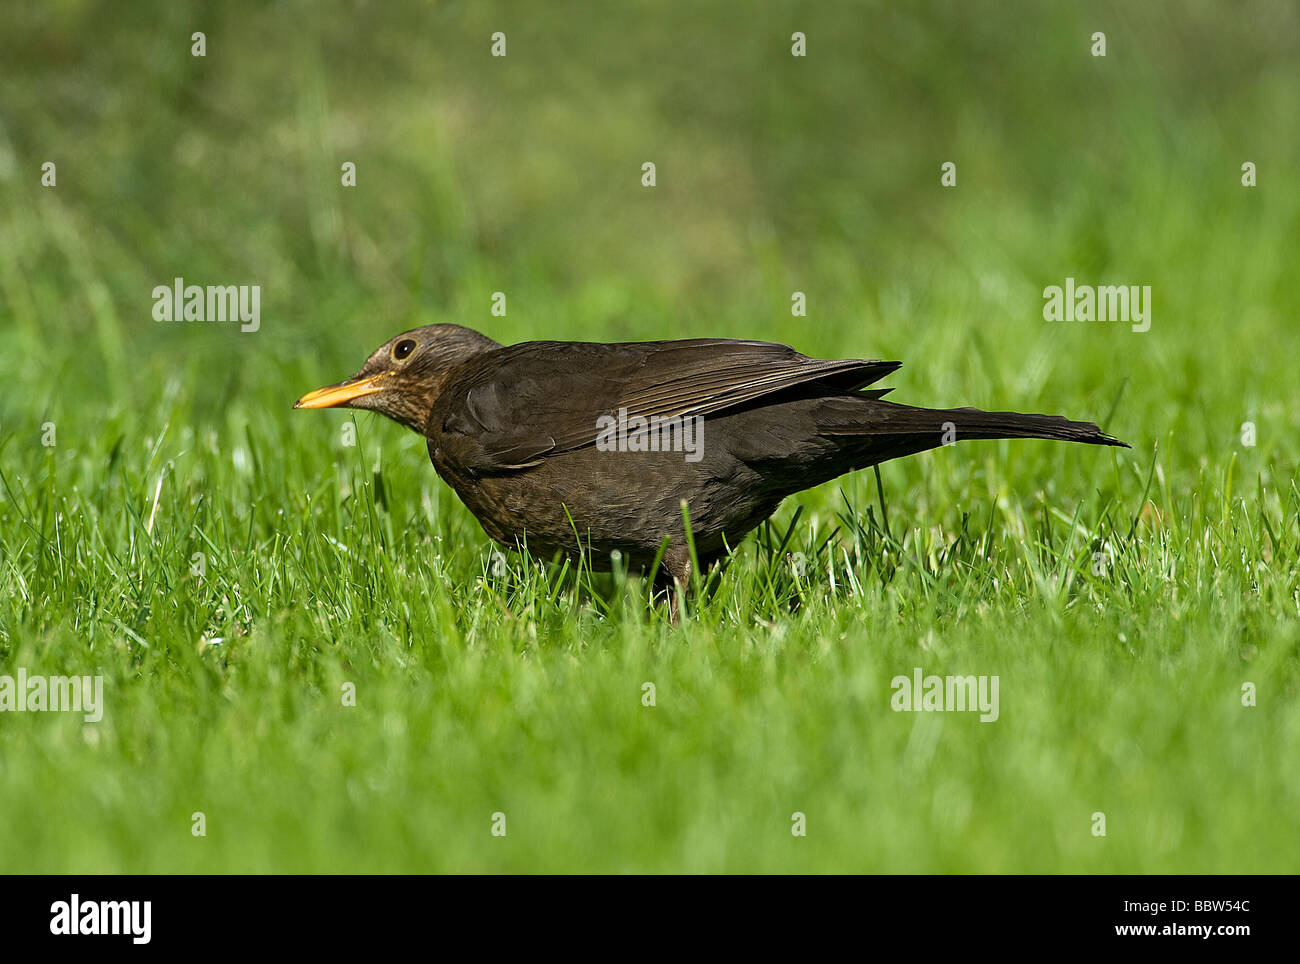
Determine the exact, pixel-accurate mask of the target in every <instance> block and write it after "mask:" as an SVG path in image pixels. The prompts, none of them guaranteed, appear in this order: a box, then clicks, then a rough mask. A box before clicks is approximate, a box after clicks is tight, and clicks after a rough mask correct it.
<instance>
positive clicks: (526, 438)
mask: <svg viewBox="0 0 1300 964" xmlns="http://www.w3.org/2000/svg"><path fill="white" fill-rule="evenodd" d="M898 367H899V363H898V362H886V361H865V360H862V359H851V360H843V361H826V360H822V359H817V358H808V357H807V356H805V355H801V354H799V353H798V352H797V351H795V350H794V349H793V348H790V347H789V346H787V345H778V344H772V343H769V342H759V341H736V340H732V339H724V338H711V339H690V340H685V341H659V342H629V343H625V344H614V345H607V344H598V343H586V342H526V343H524V344H521V345H513V346H511V347H509V348H503V349H501V350H500V351H495V352H492V353H491V354H488V355H485V356H482V357H481V358H479V359H476V360H475V361H473V362H471V363H469V365H467V366H466V368H465V370H463V371H462V372H461V373H460V374H459V375H458V376H456V377H455V378H454V379H453V380H452V382H451V383H450V384H449V385H448V386H447V387H446V388H445V389H444V390H443V393H442V394H441V395H440V396H439V398H438V401H437V402H436V403H435V405H434V407H433V411H432V412H431V413H430V419H429V424H428V428H427V431H426V434H428V435H429V437H430V438H431V439H434V440H435V441H436V442H437V443H438V444H439V445H440V446H443V447H446V448H448V449H449V450H450V454H452V455H453V457H454V458H455V459H456V461H457V462H459V463H460V464H462V465H464V466H465V467H466V468H469V469H473V470H474V471H478V472H491V471H502V470H511V469H521V468H528V467H529V466H532V465H536V464H537V463H538V462H539V461H540V460H541V459H543V458H545V457H546V456H548V455H555V454H559V453H561V452H568V451H572V450H574V449H577V448H581V447H583V446H586V445H591V444H594V443H595V441H596V437H597V435H598V434H599V432H600V424H599V420H600V419H601V417H602V416H610V417H614V418H618V417H619V414H620V411H621V410H625V411H624V412H623V414H624V416H625V417H626V418H627V419H629V420H630V419H633V418H635V417H638V416H640V417H644V418H650V417H654V416H658V417H660V418H671V417H674V416H677V417H690V416H704V415H710V414H713V413H715V412H720V411H723V410H725V409H729V408H734V407H736V406H739V405H743V404H746V403H748V402H752V401H754V400H755V399H759V398H762V397H764V396H770V395H773V394H776V393H778V392H782V391H786V390H788V389H790V388H793V387H795V386H799V385H806V384H809V383H818V384H819V385H821V386H823V387H824V388H825V390H826V391H827V394H840V393H845V392H852V391H855V390H856V389H859V388H861V387H862V386H864V385H868V384H870V383H871V382H874V381H876V380H877V379H879V378H882V377H884V376H885V375H887V374H889V373H890V372H892V371H895V370H896V369H897V368H898Z"/></svg>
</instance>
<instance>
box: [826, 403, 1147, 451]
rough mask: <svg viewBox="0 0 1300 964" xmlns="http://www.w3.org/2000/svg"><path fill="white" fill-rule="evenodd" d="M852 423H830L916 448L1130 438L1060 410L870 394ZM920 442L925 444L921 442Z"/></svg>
mask: <svg viewBox="0 0 1300 964" xmlns="http://www.w3.org/2000/svg"><path fill="white" fill-rule="evenodd" d="M863 401H864V402H865V405H866V407H867V411H866V412H865V413H864V412H863V411H862V410H861V409H859V410H858V412H857V413H856V417H855V418H853V419H852V420H851V421H850V422H847V423H844V424H839V425H834V426H826V428H829V429H830V431H829V432H827V434H832V435H852V436H872V437H879V436H887V437H893V438H895V439H896V440H898V441H899V442H903V441H904V440H907V442H908V443H910V444H908V445H907V447H908V448H911V449H914V450H916V451H923V450H924V449H927V448H936V447H938V446H940V445H946V444H951V443H952V442H958V441H962V440H965V439H999V438H1042V439H1055V440H1058V441H1062V442H1084V443H1086V444H1089V445H1118V446H1122V447H1124V448H1128V445H1127V443H1125V442H1121V441H1120V440H1119V439H1117V438H1112V437H1111V436H1109V435H1107V434H1105V433H1104V432H1102V430H1101V429H1099V428H1098V427H1097V426H1096V425H1094V424H1093V423H1092V422H1075V421H1071V420H1070V419H1068V418H1062V417H1061V416H1059V415H1027V414H1022V413H1020V412H984V411H981V410H980V409H978V408H916V407H913V406H911V405H899V404H897V403H894V402H885V401H881V400H879V399H864V400H863ZM917 446H919V447H917Z"/></svg>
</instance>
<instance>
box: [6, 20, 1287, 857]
mask: <svg viewBox="0 0 1300 964" xmlns="http://www.w3.org/2000/svg"><path fill="white" fill-rule="evenodd" d="M119 6H120V5H112V4H108V3H103V4H100V3H68V4H60V5H53V6H50V7H48V8H46V9H44V10H43V11H42V12H35V11H31V10H20V9H19V8H18V7H17V6H13V7H10V6H6V7H5V8H4V10H3V12H0V38H3V39H0V64H3V65H4V66H3V67H2V68H0V70H2V71H3V74H2V75H0V81H3V89H4V91H5V96H4V100H3V102H2V103H0V339H2V341H0V344H2V345H3V350H2V351H0V377H2V378H3V384H4V385H5V391H4V392H3V394H0V674H3V673H11V672H15V671H16V668H17V667H24V668H26V669H27V671H28V672H29V673H41V674H46V675H57V674H61V673H92V674H93V673H99V674H102V675H103V676H104V677H105V700H106V704H107V706H106V711H105V717H104V720H103V721H102V722H101V723H99V724H97V725H84V724H83V723H82V722H81V721H80V719H79V718H76V717H74V716H73V715H70V714H48V713H47V714H34V713H27V714H8V713H5V714H0V813H2V814H3V815H4V819H3V820H0V871H4V872H16V871H27V872H94V873H99V872H145V873H153V872H172V871H180V872H239V871H268V872H269V871H277V872H286V871H309V872H317V871H320V872H326V871H343V872H348V871H526V872H533V871H613V872H627V871H649V872H672V871H702V872H708V871H737V872H750V871H816V872H823V871H889V872H912V871H916V872H928V871H938V872H953V871H955V872H999V871H1005V872H1048V873H1057V872H1130V873H1146V872H1167V873H1181V872H1209V873H1230V872H1294V871H1295V869H1296V867H1297V864H1298V862H1300V847H1298V846H1297V843H1296V841H1297V840H1300V769H1297V767H1296V766H1295V763H1294V761H1295V760H1296V759H1298V758H1300V693H1298V692H1297V687H1298V685H1300V619H1298V618H1297V617H1298V616H1300V585H1298V580H1297V555H1298V554H1300V484H1298V483H1297V479H1296V467H1297V462H1298V460H1300V442H1298V441H1297V440H1300V379H1297V378H1296V376H1295V359H1296V358H1297V357H1300V328H1297V326H1296V323H1295V322H1296V318H1297V317H1300V293H1298V292H1297V288H1296V286H1295V283H1294V276H1295V271H1294V268H1295V264H1296V262H1297V254H1300V251H1298V247H1297V238H1300V190H1297V189H1296V186H1297V184H1300V163H1297V158H1300V136H1298V135H1297V127H1296V125H1295V124H1294V123H1291V122H1289V121H1287V120H1285V119H1286V118H1291V117H1295V116H1298V115H1300V78H1297V76H1296V74H1295V71H1294V69H1293V67H1294V63H1295V62H1296V58H1297V56H1300V50H1297V46H1298V44H1300V41H1297V40H1296V38H1297V37H1298V36H1300V30H1298V29H1297V26H1300V24H1297V20H1296V12H1295V10H1294V8H1293V7H1292V6H1290V5H1287V4H1281V3H1278V4H1272V3H1258V4H1254V5H1252V7H1251V10H1250V16H1242V17H1240V18H1238V17H1237V16H1236V15H1231V16H1230V15H1229V13H1228V12H1222V11H1219V10H1217V9H1216V8H1215V7H1214V6H1212V5H1186V4H1174V3H1168V4H1166V3H1153V4H1143V5H1141V7H1140V8H1134V7H1133V5H1131V4H1124V3H1115V4H1095V5H1091V6H1088V5H1082V6H1079V7H1077V8H1076V7H1075V6H1074V5H1071V6H1070V8H1069V9H1067V8H1066V7H1064V6H1058V5H1055V4H1034V3H1023V4H1009V5H997V6H989V7H987V8H979V7H978V6H977V5H970V6H969V7H968V6H967V5H948V4H942V3H934V4H919V5H915V4H910V5H907V6H906V7H905V8H900V9H899V10H893V9H891V8H890V7H889V6H887V5H883V4H881V5H876V4H868V5H865V6H864V7H863V8H862V9H861V10H859V11H856V12H854V13H852V14H849V13H846V12H845V8H843V7H841V6H838V5H826V6H824V7H820V8H817V9H812V10H807V9H805V8H804V7H803V6H802V5H799V4H793V3H792V4H779V3H766V4H763V5H761V7H760V8H759V9H760V10H761V15H757V14H754V15H747V16H746V17H744V18H743V19H742V20H740V21H737V19H736V17H735V15H734V14H733V13H731V12H730V10H729V8H728V7H727V6H726V5H722V4H716V5H714V4H704V5H698V4H691V5H685V4H683V5H682V6H681V7H680V9H679V10H678V11H677V12H675V13H674V12H668V13H664V12H661V11H660V8H659V6H658V5H649V4H645V5H634V6H633V7H631V8H629V9H628V10H626V11H624V12H619V13H616V12H612V11H611V12H606V13H603V14H601V15H598V16H596V15H593V16H589V17H583V18H577V19H574V21H573V23H571V24H569V25H567V26H563V25H561V24H560V22H559V21H558V20H557V19H555V18H551V19H550V20H546V21H541V20H538V19H536V15H535V14H534V13H533V12H532V10H533V5H499V6H487V5H484V6H479V5H474V6H472V7H471V6H469V5H466V6H464V7H462V6H459V5H455V4H449V5H426V4H410V5H394V7H395V9H394V10H393V11H392V12H391V14H390V15H389V16H387V17H379V16H377V15H374V16H372V15H371V14H369V13H365V12H364V11H365V9H368V8H361V7H358V8H356V9H355V10H354V9H353V7H352V5H347V4H344V5H340V7H339V9H338V13H337V15H336V16H333V17H331V18H329V19H324V18H320V17H319V15H318V16H317V17H316V18H315V19H313V18H312V17H310V16H309V15H308V14H309V12H310V11H311V10H315V9H316V8H315V6H314V5H307V4H293V3H290V4H284V5H279V6H278V7H276V8H274V9H270V10H264V9H263V7H262V5H258V4H250V5H248V6H247V7H243V6H242V5H240V4H230V5H226V4H223V5H221V6H220V8H216V7H214V8H212V9H210V10H206V11H201V12H200V13H198V14H186V13H185V12H184V11H180V10H178V9H177V6H176V5H172V4H158V5H157V6H156V8H152V7H150V6H149V5H144V4H141V5H134V4H133V5H129V7H128V8H127V9H125V10H120V9H118V7H119ZM902 11H906V12H902ZM200 29H202V30H206V31H207V33H208V44H209V48H208V49H209V54H208V57H207V58H204V59H202V60H200V59H196V58H191V57H189V56H188V46H189V41H188V38H189V34H190V33H191V32H192V31H193V30H200ZM498 29H500V30H505V31H507V33H508V36H509V43H510V48H509V56H508V58H507V59H506V60H505V61H496V62H494V61H492V60H491V59H490V58H488V57H487V48H488V40H487V38H488V35H489V34H490V33H491V32H492V31H493V30H498ZM793 30H803V31H805V32H807V34H808V36H809V51H810V52H809V57H808V58H807V59H806V60H804V61H796V60H795V59H794V58H790V57H789V56H788V48H789V40H788V38H789V35H790V33H791V31H793ZM1094 30H1106V31H1108V38H1109V53H1108V56H1107V58H1106V59H1105V60H1101V59H1099V58H1092V57H1089V56H1088V55H1087V47H1088V43H1087V40H1088V37H1089V36H1090V35H1091V33H1092V32H1093V31H1094ZM45 160H54V161H56V163H57V164H58V186H57V187H56V188H53V189H47V188H42V187H41V186H40V184H39V176H40V164H41V163H42V162H43V161H45ZM344 160H354V161H356V163H357V165H358V186H357V187H356V188H355V189H344V188H341V187H340V186H339V185H338V168H339V165H340V164H341V163H342V161H344ZM643 160H655V161H656V162H657V163H658V166H659V171H658V176H659V186H658V187H657V188H655V189H654V190H653V191H649V190H647V189H644V188H642V187H641V186H640V183H639V176H640V164H641V162H642V161H643ZM945 160H953V161H955V162H956V163H957V164H958V187H957V188H955V189H952V190H944V189H942V188H940V186H939V164H940V163H941V162H942V161H945ZM1245 160H1252V161H1254V162H1255V163H1256V164H1257V165H1258V167H1259V171H1260V174H1259V186H1258V187H1257V188H1254V189H1247V188H1243V187H1241V185H1240V181H1239V178H1240V165H1241V163H1242V162H1243V161H1245ZM176 275H182V276H184V277H185V278H186V279H187V281H191V282H193V283H199V284H208V283H212V284H218V283H220V284H241V283H253V284H260V285H261V286H262V329H261V330H260V331H259V332H257V333H255V334H241V333H239V332H238V330H237V329H236V328H234V327H230V326H219V325H185V324H171V325H168V324H157V323H155V322H153V321H152V319H151V317H150V308H151V300H150V292H151V290H152V288H153V286H154V285H157V284H166V283H170V281H171V279H172V278H173V277H175V276H176ZM1066 276H1073V277H1076V278H1077V279H1079V280H1080V281H1081V282H1085V281H1086V282H1091V283H1108V282H1118V283H1129V284H1149V285H1151V286H1152V287H1153V289H1154V293H1155V307H1154V317H1153V324H1152V327H1151V330H1150V331H1149V332H1147V333H1145V334H1135V333H1132V332H1130V331H1128V330H1127V328H1126V327H1122V326H1113V327H1103V326H1096V325H1093V326H1087V325H1073V326H1066V325H1052V324H1047V323H1045V322H1043V321H1042V317H1041V308H1042V298H1041V293H1042V289H1043V287H1044V286H1046V285H1049V284H1061V283H1062V282H1063V279H1064V278H1065V277H1066ZM497 290H501V291H505V292H506V293H507V295H508V298H509V312H508V314H507V316H506V317H504V318H494V317H492V316H491V315H490V313H489V303H490V302H489V299H490V296H491V293H492V292H493V291H497ZM794 290H802V291H804V292H806V293H807V294H808V299H809V306H810V311H809V317H808V318H807V319H802V318H799V319H796V318H791V317H790V314H789V305H790V294H791V292H792V291H794ZM431 321H455V322H458V323H461V324H466V325H470V326H473V327H476V328H479V329H480V330H483V331H485V332H487V333H488V334H490V335H492V336H493V337H495V338H497V339H498V340H501V341H505V342H510V341H517V340H524V339H528V338H586V339H600V340H618V339H632V338H637V339H640V338H654V337H690V336H703V335H731V336H743V337H754V338H765V339H771V340H778V341H786V342H788V343H791V344H794V345H796V347H798V348H799V349H800V350H802V351H805V352H806V353H809V354H815V355H821V356H824V357H836V356H843V357H882V358H897V359H900V360H901V361H903V362H904V368H903V369H902V370H901V371H900V372H898V373H897V374H896V375H895V376H892V377H891V378H890V379H889V381H888V384H891V385H894V386H896V387H897V396H896V397H897V398H898V399H899V400H901V401H906V402H911V403H914V404H928V405H935V406H941V405H942V406H947V405H961V404H969V405H976V406H980V407H984V408H991V409H1016V410H1021V411H1034V412H1037V411H1043V412H1053V413H1058V412H1059V413H1062V414H1067V415H1070V416H1072V417H1076V418H1086V419H1095V420H1097V421H1099V422H1101V423H1104V427H1105V428H1106V430H1107V431H1109V432H1111V433H1112V434H1114V435H1116V436H1118V437H1120V438H1123V439H1125V440H1126V441H1128V442H1129V443H1131V444H1132V445H1133V448H1132V449H1131V450H1116V449H1099V448H1093V447H1085V446H1066V445H1061V444H1053V443H1047V442H1033V441H1025V442H972V443H968V444H967V443H963V444H959V445H958V446H956V447H955V448H946V449H943V450H941V451H937V452H932V453H928V454H926V455H922V456H918V457H916V458H913V459H909V460H906V461H902V462H898V463H889V464H886V465H885V466H883V467H882V468H881V481H882V490H883V491H878V490H877V485H876V480H875V477H874V475H873V473H871V472H861V473H858V474H857V475H855V476H850V477H846V478H843V479H841V480H839V481H838V482H835V483H831V484H828V485H826V486H823V487H822V488H820V489H817V490H814V491H811V492H808V493H804V494H802V495H800V496H799V497H797V498H796V499H792V500H790V501H789V502H787V504H786V505H785V506H784V507H783V508H782V510H781V512H780V513H779V514H778V516H777V517H776V519H775V520H774V521H773V524H772V526H771V528H770V529H769V530H766V531H763V532H760V533H759V534H758V535H757V536H756V537H752V538H751V539H749V540H747V541H746V542H745V543H744V544H743V545H742V546H741V547H740V548H739V549H738V552H737V555H736V558H735V559H734V560H733V562H732V564H731V566H730V569H729V570H728V572H727V573H726V574H725V575H724V576H723V577H722V578H721V579H719V580H717V581H716V582H715V583H714V584H712V585H710V586H708V587H706V588H705V591H699V589H700V587H696V591H695V592H694V593H693V594H692V596H691V598H690V599H689V600H688V609H689V612H688V615H687V616H686V618H684V619H683V620H682V621H681V623H680V624H679V625H677V626H671V625H669V624H668V622H667V619H666V615H665V613H664V610H663V608H662V607H659V608H654V607H652V606H650V605H649V604H648V602H647V598H646V596H647V586H646V585H645V584H644V583H643V582H642V581H641V580H640V579H638V578H634V577H633V578H622V577H620V576H618V575H617V574H616V575H602V574H596V575H593V574H591V573H590V572H587V571H581V572H576V573H575V572H573V571H571V570H570V571H565V570H562V569H560V568H558V567H554V566H548V565H543V564H539V563H535V562H532V561H529V560H526V559H525V558H523V557H521V556H519V555H517V554H515V553H510V554H508V555H507V556H506V559H505V561H506V567H505V571H500V570H499V567H498V566H497V565H495V560H494V557H493V555H492V553H493V551H494V547H493V546H492V545H491V544H490V543H489V541H488V540H487V538H486V536H484V534H483V533H482V531H481V530H480V529H479V527H478V525H477V523H476V522H475V521H474V519H473V518H472V517H471V516H470V515H469V513H468V511H467V510H466V509H465V508H464V507H463V506H462V505H461V504H460V503H459V502H458V501H457V499H456V498H455V496H454V495H453V494H452V493H451V492H450V490H448V489H447V488H446V487H445V486H443V485H442V483H441V482H439V480H438V479H437V478H436V476H435V475H434V473H433V470H432V467H431V466H430V465H429V462H428V457H427V454H426V452H425V449H424V445H423V441H422V440H421V439H419V438H417V437H416V436H414V435H413V434H411V433H408V432H405V431H404V430H402V429H400V428H399V427H398V426H396V425H393V424H391V423H388V422H385V421H383V420H380V419H377V418H372V417H370V416H359V417H357V418H355V420H354V419H353V417H352V416H350V415H347V414H344V413H339V412H328V413H317V412H293V411H291V410H290V409H289V406H290V405H291V403H292V401H293V400H294V399H295V398H296V397H297V396H298V395H300V394H301V393H302V392H304V391H306V390H308V389H310V388H314V387H316V386H318V385H320V384H323V383H325V382H327V381H334V380H337V379H338V378H340V377H342V376H344V375H346V374H349V373H351V372H352V371H354V370H355V369H356V368H357V367H358V366H359V364H360V362H361V361H362V359H363V358H364V357H365V355H366V354H367V353H368V352H369V351H370V350H371V349H372V348H373V347H375V346H376V345H377V344H379V343H380V342H381V341H383V340H384V339H386V338H388V337H389V336H391V335H392V334H394V333H396V332H397V331H400V330H402V329H404V328H407V327H410V326H413V325H416V324H421V323H426V322H431ZM1246 421H1251V422H1253V423H1255V425H1256V427H1257V444H1256V445H1254V446H1245V445H1243V444H1242V439H1241V426H1242V423H1243V422H1246ZM46 423H53V425H54V429H55V433H56V435H55V444H54V445H53V446H46V445H43V444H42V434H43V432H44V429H43V426H44V425H45V424H46ZM345 424H355V427H356V431H357V445H355V446H352V447H348V446H345V445H343V444H342V440H343V433H342V429H343V426H344V425H345ZM882 495H883V504H882ZM1099 553H1100V554H1101V560H1102V564H1101V565H1100V566H1098V554H1099ZM196 554H202V557H203V558H202V563H203V566H202V568H203V573H202V575H196V574H195V572H194V571H193V567H194V565H195V563H196V560H195V556H196ZM800 554H801V555H800ZM796 561H799V562H802V565H796V564H795V563H796ZM918 666H919V667H921V668H922V669H923V670H924V672H925V673H927V674H938V675H945V674H962V675H964V674H976V675H996V676H998V677H999V678H1000V711H1001V713H1000V718H999V719H998V721H997V722H994V723H981V722H979V721H978V719H977V718H976V716H975V715H974V714H958V713H947V714H937V713H896V712H894V711H892V710H891V708H890V698H891V696H892V691H891V688H890V681H891V679H892V678H893V677H895V676H898V675H910V674H911V672H912V670H913V668H914V667H918ZM647 682H652V683H653V684H654V686H655V697H656V699H655V705H654V706H653V707H647V706H644V705H643V703H642V693H643V684H645V683H647ZM1248 682H1249V683H1253V684H1254V685H1255V687H1256V688H1257V694H1258V695H1257V705H1255V706H1253V707H1244V706H1243V705H1242V699H1241V693H1242V686H1243V684H1245V683H1248ZM346 683H350V684H353V685H354V686H355V690H356V705H355V706H354V707H349V706H344V705H342V704H343V700H342V698H341V694H342V691H343V687H344V684H346ZM197 811H201V812H202V813H204V814H205V815H206V819H207V836H206V837H201V838H199V837H194V836H192V835H191V832H190V829H191V815H192V814H193V813H195V812H197ZM498 811H500V812H504V813H505V814H506V820H507V829H508V833H507V835H506V836H505V837H494V836H492V834H491V832H490V830H491V821H492V815H493V814H494V813H495V812H498ZM796 811H798V812H802V813H804V814H806V816H807V826H808V834H807V836H806V837H802V838H796V837H793V836H792V835H791V832H790V828H791V815H792V813H794V812H796ZM1097 811H1102V812H1104V813H1105V814H1106V820H1107V836H1105V837H1104V838H1098V837H1095V836H1093V834H1092V832H1091V830H1092V820H1091V818H1092V814H1093V813H1094V812H1097Z"/></svg>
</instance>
